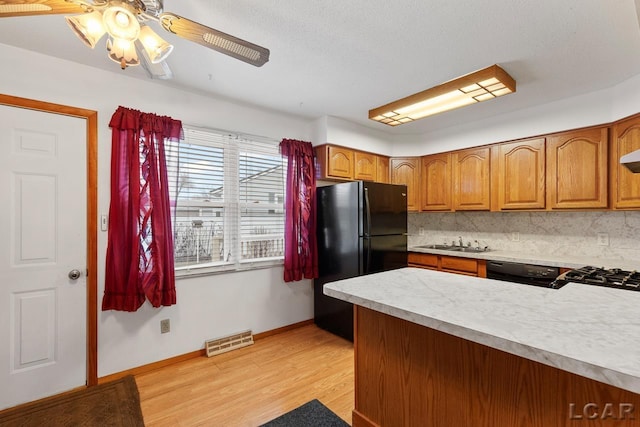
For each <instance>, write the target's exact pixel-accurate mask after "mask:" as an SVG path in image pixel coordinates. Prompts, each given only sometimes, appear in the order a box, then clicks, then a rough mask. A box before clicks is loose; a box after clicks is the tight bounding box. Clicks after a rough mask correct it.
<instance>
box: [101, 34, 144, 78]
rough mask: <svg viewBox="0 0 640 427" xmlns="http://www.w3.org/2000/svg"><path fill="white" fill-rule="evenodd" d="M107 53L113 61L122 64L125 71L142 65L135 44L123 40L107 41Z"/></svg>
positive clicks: (110, 39) (121, 66)
mask: <svg viewBox="0 0 640 427" xmlns="http://www.w3.org/2000/svg"><path fill="white" fill-rule="evenodd" d="M107 51H108V52H109V58H111V60H112V61H114V62H117V63H119V64H120V68H122V69H123V70H124V69H125V68H127V67H129V66H136V65H140V60H139V59H138V54H137V53H136V48H135V45H134V42H132V41H129V40H123V39H115V38H114V39H112V38H109V39H108V40H107Z"/></svg>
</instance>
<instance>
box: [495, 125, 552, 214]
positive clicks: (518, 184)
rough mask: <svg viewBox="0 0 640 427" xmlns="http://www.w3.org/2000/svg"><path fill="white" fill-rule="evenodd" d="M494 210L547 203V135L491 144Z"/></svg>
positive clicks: (537, 207) (522, 207) (529, 206)
mask: <svg viewBox="0 0 640 427" xmlns="http://www.w3.org/2000/svg"><path fill="white" fill-rule="evenodd" d="M491 150H492V152H491V156H492V162H493V165H495V169H493V170H492V171H491V182H492V186H493V188H492V193H491V196H492V197H493V198H494V199H496V202H497V205H496V206H495V210H512V209H543V208H544V207H545V139H544V138H536V139H531V140H526V141H517V142H512V143H507V144H499V145H495V146H493V147H492V148H491Z"/></svg>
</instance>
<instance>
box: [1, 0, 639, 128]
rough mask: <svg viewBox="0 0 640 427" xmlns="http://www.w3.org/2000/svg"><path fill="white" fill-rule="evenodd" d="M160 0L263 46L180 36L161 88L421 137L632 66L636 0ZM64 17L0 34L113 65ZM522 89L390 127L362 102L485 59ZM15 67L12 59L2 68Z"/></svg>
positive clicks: (26, 22)
mask: <svg viewBox="0 0 640 427" xmlns="http://www.w3.org/2000/svg"><path fill="white" fill-rule="evenodd" d="M164 9H165V10H166V11H170V12H174V13H177V14H179V15H182V16H185V17H187V18H190V19H193V20H195V21H198V22H201V23H202V24H205V25H208V26H210V27H213V28H216V29H218V30H221V31H224V32H227V33H230V34H233V35H235V36H237V37H240V38H242V39H245V40H248V41H251V42H253V43H256V44H259V45H262V46H265V47H267V48H269V49H270V50H271V58H270V61H269V62H268V63H267V64H265V65H264V66H263V67H261V68H256V67H253V66H251V65H248V64H245V63H243V62H240V61H237V60H234V59H232V58H230V57H227V56H225V55H222V54H219V53H217V52H215V51H212V50H209V49H207V48H204V47H202V46H200V45H197V44H193V43H190V42H188V41H186V40H182V39H179V38H177V37H175V36H173V35H170V34H167V33H164V32H163V31H162V30H161V29H160V28H159V27H157V26H156V27H155V28H154V29H155V30H156V31H157V32H158V33H159V34H161V35H162V36H163V37H164V38H165V39H167V40H168V41H169V42H171V43H173V44H174V45H175V49H174V52H173V53H172V54H171V56H170V57H169V59H168V63H169V65H170V66H171V68H172V70H173V72H174V75H175V77H174V79H173V80H170V81H164V82H162V84H166V85H171V86H174V87H180V88H183V89H186V90H192V91H196V92H199V93H203V92H204V93H209V94H211V95H213V96H222V97H225V98H231V99H234V100H238V101H240V102H244V103H249V104H253V105H257V106H260V107H265V108H270V109H274V110H278V111H283V112H288V113H292V114H296V115H301V116H304V117H308V118H317V117H321V116H335V117H340V118H343V119H346V120H349V121H352V122H356V123H360V124H363V125H365V126H370V127H372V128H375V129H379V130H383V131H387V132H390V133H391V134H419V133H424V132H429V131H433V130H435V129H440V128H443V127H448V126H455V125H456V124H459V123H465V122H469V121H474V120H478V119H482V118H486V117H489V116H493V115H497V114H501V113H505V112H508V111H513V110H516V109H521V108H526V107H530V106H534V105H540V104H544V103H547V102H550V101H553V100H556V99H559V98H564V97H568V96H572V95H578V94H581V93H586V92H590V91H593V90H597V89H602V88H606V87H610V86H613V85H615V84H617V83H620V82H621V81H624V80H625V79H627V78H629V77H631V76H634V75H637V74H640V26H639V25H638V17H637V14H636V8H635V3H634V0H537V1H533V0H456V1H445V0H420V1H418V0H404V1H393V2H391V1H388V0H384V1H383V0H367V1H362V0H351V1H344V0H321V1H302V0H278V1H271V2H266V1H262V0H218V1H210V0H189V1H184V0H183V1H178V0H165V2H164ZM103 42H104V40H102V41H101V43H100V46H99V47H97V48H96V49H95V50H93V51H92V50H90V49H88V48H86V47H85V46H84V45H83V44H82V43H81V42H80V41H79V40H78V39H77V38H76V37H75V35H74V34H73V33H72V32H71V30H70V29H69V28H68V27H67V25H66V23H65V20H64V18H63V17H62V16H38V17H26V18H2V19H0V43H5V44H9V45H14V46H17V47H22V48H25V49H29V50H34V51H37V52H41V53H48V54H51V55H54V56H57V57H60V58H63V59H68V60H71V61H76V62H79V63H83V64H87V65H91V66H95V67H98V68H102V69H107V70H111V71H113V72H114V73H127V74H130V75H131V76H133V77H137V78H141V79H146V78H147V77H146V74H145V73H144V71H143V70H142V69H140V67H137V68H129V69H127V70H125V71H121V70H120V68H119V67H118V65H117V64H115V63H114V62H112V61H110V60H109V59H107V57H106V52H105V51H104V49H103V46H102V44H103ZM496 63H497V64H500V65H501V66H502V67H503V68H504V69H505V70H506V71H507V72H508V73H510V74H511V75H512V76H513V77H514V78H515V80H516V81H517V93H515V94H513V95H508V96H505V97H502V98H499V99H496V100H492V101H489V102H485V103H482V104H477V105H473V106H469V107H465V108H463V109H460V110H456V111H452V112H447V113H443V114H440V115H437V116H434V117H431V118H427V119H423V120H420V121H418V122H415V123H411V124H407V125H403V126H399V127H397V128H390V127H388V126H386V125H382V124H379V123H374V122H372V121H370V120H369V119H368V118H367V117H368V110H369V109H371V108H374V107H378V106H380V105H383V104H386V103H388V102H390V101H393V100H395V99H398V98H401V97H404V96H407V95H410V94H412V93H415V92H418V91H421V90H424V89H427V88H429V87H432V86H434V85H437V84H440V83H442V82H444V81H447V80H450V79H452V78H455V77H457V76H460V75H463V74H467V73H469V72H472V71H475V70H477V69H480V68H484V67H486V66H489V65H492V64H496ZM2 66H3V67H10V64H3V65H2Z"/></svg>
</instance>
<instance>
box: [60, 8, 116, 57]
mask: <svg viewBox="0 0 640 427" xmlns="http://www.w3.org/2000/svg"><path fill="white" fill-rule="evenodd" d="M64 19H66V21H67V24H69V27H71V29H72V30H73V32H74V33H75V34H76V36H78V38H79V39H80V40H82V42H83V43H84V44H86V45H87V46H89V47H90V48H91V49H93V48H94V47H95V46H96V44H97V43H98V41H100V39H101V38H102V36H103V35H104V33H105V32H106V30H105V28H104V25H102V14H101V13H100V12H98V11H97V10H96V11H93V12H91V13H85V14H82V15H75V16H65V17H64Z"/></svg>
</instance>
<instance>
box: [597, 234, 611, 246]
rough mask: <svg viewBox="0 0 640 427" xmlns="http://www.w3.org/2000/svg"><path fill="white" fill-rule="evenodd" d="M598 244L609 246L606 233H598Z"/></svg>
mask: <svg viewBox="0 0 640 427" xmlns="http://www.w3.org/2000/svg"><path fill="white" fill-rule="evenodd" d="M598 246H609V234H608V233H598Z"/></svg>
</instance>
